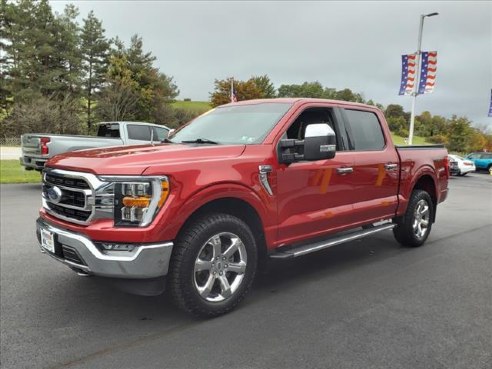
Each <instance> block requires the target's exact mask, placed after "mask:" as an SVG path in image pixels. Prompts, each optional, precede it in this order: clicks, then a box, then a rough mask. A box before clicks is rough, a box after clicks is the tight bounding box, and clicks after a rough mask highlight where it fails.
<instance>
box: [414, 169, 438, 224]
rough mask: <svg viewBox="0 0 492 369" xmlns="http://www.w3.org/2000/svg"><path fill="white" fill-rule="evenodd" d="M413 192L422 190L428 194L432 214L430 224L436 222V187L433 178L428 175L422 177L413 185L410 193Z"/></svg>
mask: <svg viewBox="0 0 492 369" xmlns="http://www.w3.org/2000/svg"><path fill="white" fill-rule="evenodd" d="M414 190H422V191H425V192H427V193H428V194H429V196H430V198H431V199H432V205H433V208H434V209H433V210H434V211H433V212H432V219H431V221H432V223H434V222H435V221H436V210H437V187H436V182H435V181H434V178H433V177H432V176H431V175H429V174H424V175H422V176H421V177H420V178H419V179H418V180H417V181H416V182H415V184H414V186H413V188H412V192H413V191H414Z"/></svg>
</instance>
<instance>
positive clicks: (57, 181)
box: [45, 173, 91, 189]
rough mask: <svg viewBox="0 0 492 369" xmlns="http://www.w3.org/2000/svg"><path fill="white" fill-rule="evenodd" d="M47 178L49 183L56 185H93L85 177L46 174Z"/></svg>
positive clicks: (77, 186) (78, 186) (83, 186)
mask: <svg viewBox="0 0 492 369" xmlns="http://www.w3.org/2000/svg"><path fill="white" fill-rule="evenodd" d="M45 180H46V182H47V183H49V184H52V185H55V186H64V187H72V188H81V189H90V188H91V187H90V186H89V184H88V183H87V182H86V181H85V180H84V179H79V178H68V177H61V176H59V175H53V174H48V173H47V174H46V175H45Z"/></svg>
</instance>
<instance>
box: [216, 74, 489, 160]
mask: <svg viewBox="0 0 492 369" xmlns="http://www.w3.org/2000/svg"><path fill="white" fill-rule="evenodd" d="M233 86H234V90H235V94H236V96H237V99H238V100H251V99H260V98H274V97H311V98H320V99H331V100H344V101H352V102H358V103H364V104H368V105H373V106H376V107H378V108H379V109H381V110H383V112H384V113H385V116H386V119H387V121H388V125H389V128H390V130H391V132H393V133H394V134H396V135H398V136H402V137H408V127H409V126H410V112H406V111H405V110H404V108H403V106H401V105H399V104H390V105H388V106H386V107H384V106H383V105H382V104H379V103H375V102H374V101H373V100H370V99H369V100H366V99H365V98H364V96H363V94H361V93H358V92H354V91H352V90H351V89H349V88H344V89H341V90H337V89H335V88H329V87H325V86H323V85H322V84H321V83H320V82H317V81H315V82H304V83H302V84H282V85H280V87H279V88H278V89H275V87H274V85H273V83H272V82H271V81H270V79H269V77H268V76H267V75H263V76H252V77H251V78H250V79H248V80H247V81H241V80H234V81H233ZM230 94H231V79H223V80H215V83H214V91H213V92H211V93H210V100H211V104H212V106H218V105H222V104H227V103H229V102H230ZM414 133H415V135H417V136H421V137H424V138H425V139H426V140H427V141H428V142H431V143H436V144H444V145H445V146H446V147H447V148H448V150H449V151H452V152H462V153H465V152H472V151H482V150H487V151H492V133H491V132H490V130H488V129H487V127H485V126H484V127H474V126H473V122H472V121H470V120H469V119H468V118H467V117H458V116H456V115H453V116H452V117H451V118H445V117H442V116H439V115H432V114H431V113H430V112H428V111H425V112H423V113H422V114H420V115H417V116H416V117H415V132H414Z"/></svg>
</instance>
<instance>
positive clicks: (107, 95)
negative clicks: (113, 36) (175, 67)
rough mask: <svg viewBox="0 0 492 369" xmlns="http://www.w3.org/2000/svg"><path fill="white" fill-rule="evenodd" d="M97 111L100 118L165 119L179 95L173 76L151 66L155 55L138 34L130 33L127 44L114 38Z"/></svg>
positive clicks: (155, 120)
mask: <svg viewBox="0 0 492 369" xmlns="http://www.w3.org/2000/svg"><path fill="white" fill-rule="evenodd" d="M114 45H115V49H114V50H113V52H112V55H111V57H110V63H109V68H108V73H107V78H108V83H107V86H106V87H105V89H104V91H103V93H102V99H101V102H100V104H99V105H98V112H99V114H100V116H101V118H103V119H116V118H115V117H118V119H137V120H142V121H153V122H157V123H166V122H167V120H168V119H169V111H170V109H171V108H170V106H169V103H170V102H171V101H173V99H174V98H175V97H176V96H177V95H178V92H179V91H178V88H177V86H176V85H175V84H174V82H173V79H172V77H169V76H166V75H165V74H163V73H160V72H159V69H158V68H156V67H154V66H153V63H154V61H155V60H156V58H155V57H154V56H153V55H152V54H151V53H150V52H147V53H146V52H144V51H143V42H142V39H141V37H138V36H137V35H135V36H133V37H132V39H131V42H130V47H129V48H125V47H124V45H123V43H122V42H121V41H120V40H118V39H117V40H115V42H114Z"/></svg>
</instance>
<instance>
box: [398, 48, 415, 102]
mask: <svg viewBox="0 0 492 369" xmlns="http://www.w3.org/2000/svg"><path fill="white" fill-rule="evenodd" d="M416 59H417V55H416V54H408V55H402V56H401V84H400V93H399V95H411V94H412V92H413V87H414V85H415V70H416V66H415V64H416Z"/></svg>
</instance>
